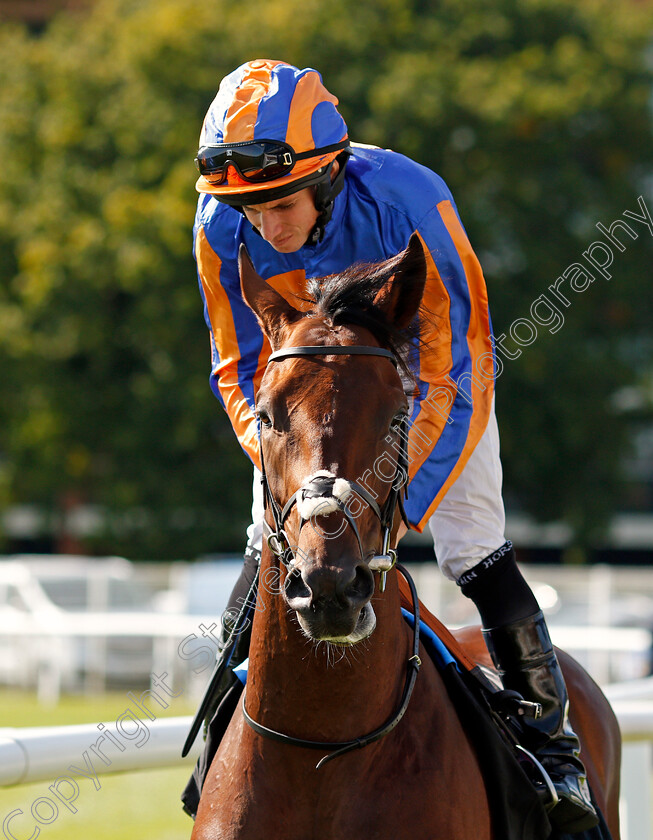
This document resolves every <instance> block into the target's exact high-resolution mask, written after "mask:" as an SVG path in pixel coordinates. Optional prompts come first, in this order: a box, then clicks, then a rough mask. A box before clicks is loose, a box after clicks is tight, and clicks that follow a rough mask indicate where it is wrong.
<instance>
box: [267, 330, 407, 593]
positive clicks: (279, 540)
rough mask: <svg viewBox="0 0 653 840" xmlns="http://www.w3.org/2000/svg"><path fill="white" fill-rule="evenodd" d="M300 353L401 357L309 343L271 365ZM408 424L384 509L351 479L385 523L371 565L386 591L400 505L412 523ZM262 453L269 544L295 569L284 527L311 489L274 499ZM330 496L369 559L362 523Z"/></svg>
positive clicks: (280, 354)
mask: <svg viewBox="0 0 653 840" xmlns="http://www.w3.org/2000/svg"><path fill="white" fill-rule="evenodd" d="M297 356H381V357H382V358H385V359H389V360H390V361H391V362H392V364H393V365H394V366H395V367H397V359H396V358H395V355H394V353H392V352H391V351H390V350H385V349H383V348H382V347H366V346H364V345H350V346H342V345H337V346H335V347H328V346H323V345H315V346H314V345H306V346H300V347H285V348H282V349H281V350H275V352H274V353H271V354H270V356H269V357H268V364H270V362H280V361H283V360H284V359H288V358H294V357H297ZM405 426H406V418H405V417H404V418H403V419H402V421H401V424H400V425H399V427H398V433H399V437H400V439H401V448H400V450H399V454H398V457H397V465H396V468H395V474H394V477H393V479H392V483H391V486H390V492H389V494H388V497H387V499H386V500H385V503H384V505H383V507H382V508H381V507H379V505H378V504H377V502H376V499H375V498H374V497H373V496H372V494H371V493H370V492H369V490H367V489H366V488H365V487H363V486H362V485H361V484H359V483H358V482H356V481H348V482H347V484H348V485H349V487H350V488H351V489H352V490H353V491H354V492H355V493H356V495H358V496H360V498H361V499H362V500H363V501H364V502H366V504H367V505H368V506H369V507H370V508H371V509H372V510H373V511H374V513H375V514H376V516H377V518H378V520H379V522H380V523H381V529H382V543H381V554H377V555H375V556H374V557H372V558H371V559H370V561H369V564H368V565H369V568H370V569H372V570H374V571H380V572H381V582H380V586H379V588H380V591H381V592H383V591H384V589H385V577H386V574H387V573H388V572H389V571H390V569H391V568H392V567H393V566H394V564H395V563H396V562H397V553H396V551H395V550H394V549H392V548H390V537H391V531H392V524H393V522H394V517H395V510H396V508H397V506H398V507H399V511H400V513H401V517H402V519H403V521H404V522H405V523H406V525H408V521H407V519H406V513H405V510H404V506H403V501H402V497H401V488H402V487H403V486H405V485H406V482H407V479H408V452H407V449H408V435H407V434H406V429H405ZM260 454H261V482H262V484H263V493H264V498H265V504H266V507H268V506H269V508H270V511H271V513H272V518H273V519H274V526H275V530H274V532H273V533H272V534H270V535H269V536H268V546H269V548H270V551H272V553H273V554H276V555H277V556H278V557H279V558H280V559H281V561H282V562H283V563H284V564H285V565H286V566H288V567H289V568H291V567H292V566H293V565H294V563H295V554H294V552H293V550H292V547H291V545H290V542H289V540H288V535H287V534H286V532H285V530H284V527H283V526H284V524H285V522H286V519H287V518H288V516H289V514H290V512H291V510H292V509H293V507H294V506H295V505H296V504H297V502H298V501H300V502H301V501H302V500H303V498H304V493H305V492H306V491H307V489H308V488H306V487H300V488H299V490H297V491H296V492H295V493H293V495H292V496H291V497H290V498H289V499H288V501H287V502H286V504H285V505H284V506H283V508H282V507H281V505H280V504H279V503H278V502H277V500H276V499H275V498H274V496H273V495H272V492H271V490H270V486H269V483H268V480H267V475H266V472H265V465H264V463H263V447H262V446H261V447H260ZM318 495H319V494H318ZM329 499H330V500H333V501H335V503H336V505H337V507H338V509H339V510H340V511H341V513H342V514H343V516H344V517H345V520H346V521H347V523H348V525H349V526H350V527H351V529H352V531H353V532H354V535H355V537H356V541H357V543H358V548H359V551H360V554H361V558H362V560H363V561H365V552H364V550H363V542H362V540H361V536H360V533H359V530H358V526H357V525H356V520H355V519H354V517H353V516H352V514H351V513H350V511H349V510H348V509H347V505H346V504H345V503H344V502H343V501H342V500H341V499H339V498H335V497H333V496H330V497H329ZM306 521H307V520H306V519H304V518H303V517H300V525H299V529H300V531H301V529H302V527H303V526H304V524H305V523H306Z"/></svg>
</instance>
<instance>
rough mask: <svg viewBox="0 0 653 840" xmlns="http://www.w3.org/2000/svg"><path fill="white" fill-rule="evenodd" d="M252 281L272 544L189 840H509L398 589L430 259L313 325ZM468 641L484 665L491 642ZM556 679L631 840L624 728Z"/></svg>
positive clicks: (366, 286)
mask: <svg viewBox="0 0 653 840" xmlns="http://www.w3.org/2000/svg"><path fill="white" fill-rule="evenodd" d="M240 272H241V284H242V292H243V297H244V299H245V301H246V302H247V304H248V305H249V306H250V308H251V309H252V310H253V311H254V313H255V314H256V316H257V318H258V320H259V322H260V324H261V327H262V329H263V331H264V334H265V335H266V336H267V338H268V339H269V342H270V345H271V348H272V351H273V352H272V355H271V356H270V359H269V362H268V365H267V368H266V370H265V373H264V376H263V378H262V380H261V384H260V389H259V392H258V396H257V408H256V410H257V416H258V420H259V423H260V431H261V458H262V461H263V462H264V464H263V466H264V471H263V475H264V482H265V485H264V486H265V490H266V497H267V505H266V521H267V524H268V526H269V528H270V532H271V538H270V539H269V541H268V543H267V544H266V542H265V540H264V546H263V556H262V561H261V570H260V580H261V585H260V587H259V593H258V601H257V605H256V611H255V614H254V621H253V626H252V636H251V647H250V658H249V668H248V676H247V685H246V688H245V692H244V695H243V702H242V703H240V704H239V706H238V707H237V709H236V711H235V713H234V715H233V717H232V720H231V722H230V724H229V726H228V729H227V731H226V733H225V736H224V738H223V739H222V741H221V743H220V746H219V748H218V751H217V753H216V755H215V758H214V760H213V762H212V764H211V767H210V770H209V772H208V775H207V777H206V780H205V783H204V787H203V791H202V797H201V801H200V805H199V808H198V813H197V818H196V822H195V826H194V830H193V834H192V840H282V839H283V840H354V838H356V840H358V838H366V840H372V838H383V840H390V838H392V840H395V839H396V838H410V840H433V839H434V838H438V840H504V838H502V837H498V836H495V835H494V834H493V826H492V819H491V808H490V802H489V799H488V794H487V792H486V785H485V782H484V777H483V774H482V772H481V768H480V766H479V760H478V758H477V754H476V752H475V750H474V747H473V745H472V743H471V741H470V738H469V737H468V734H467V733H466V731H465V729H464V728H463V726H462V724H461V722H460V721H459V717H458V714H457V712H456V709H455V708H454V705H453V703H452V701H451V699H450V698H449V696H448V694H447V691H446V688H445V686H444V684H443V680H442V677H441V674H440V672H439V671H438V669H437V668H436V667H435V665H434V664H433V663H432V662H431V660H430V658H429V657H428V655H427V654H425V652H424V649H423V647H422V646H420V647H419V651H418V654H419V659H416V658H415V650H414V645H415V637H414V631H413V629H411V627H409V625H408V624H407V623H406V621H405V620H404V618H403V617H402V613H401V610H400V591H399V585H398V580H397V572H396V571H394V570H393V571H388V570H389V569H390V567H391V566H392V565H393V561H394V559H395V555H394V554H393V552H392V548H391V546H394V545H396V541H397V535H398V531H399V527H400V523H401V516H402V509H401V501H400V498H399V496H400V493H399V491H398V488H399V487H400V486H401V484H402V478H405V476H402V470H403V469H405V459H404V457H403V455H402V446H401V445H400V444H401V439H402V435H401V432H402V429H403V424H404V423H405V421H406V416H407V411H408V403H407V397H406V393H405V375H404V381H402V375H401V369H402V365H403V370H404V374H406V372H407V369H406V367H405V360H404V361H402V359H403V357H402V355H401V354H402V353H404V354H405V353H406V345H402V343H401V338H400V337H399V336H400V335H401V334H402V333H405V331H406V330H407V329H408V328H409V325H410V324H411V323H412V322H413V320H414V318H415V316H416V315H417V313H418V311H419V306H420V301H421V297H422V292H423V288H424V282H425V276H426V264H425V258H424V253H423V250H422V245H421V243H420V241H419V239H418V238H417V236H413V237H412V239H411V241H410V243H409V245H408V248H407V249H406V250H405V251H404V252H402V253H401V254H399V255H397V256H396V257H394V258H392V259H390V260H387V261H385V262H383V263H379V264H376V265H374V266H367V267H354V268H352V269H349V270H348V271H347V272H345V273H343V274H342V275H337V276H335V277H332V278H326V279H324V280H323V281H321V282H320V281H312V284H311V286H310V292H311V294H312V296H313V298H314V302H313V304H311V305H312V308H311V309H310V310H309V311H299V310H298V309H297V308H295V307H294V306H293V305H291V304H290V303H289V302H288V301H287V300H286V299H285V298H284V297H283V296H282V295H280V294H279V293H278V292H276V291H275V290H274V289H273V288H272V287H271V286H270V285H268V284H267V283H266V282H265V281H264V280H262V279H261V278H260V277H259V276H258V275H257V274H256V272H255V270H254V268H253V266H252V264H251V262H250V260H249V257H248V255H247V252H246V251H245V250H244V248H241V254H240ZM420 317H421V316H420ZM396 360H398V363H399V368H400V369H399V370H398V369H397V367H396V366H395V364H393V361H396ZM404 434H405V433H404ZM404 455H405V453H404ZM381 463H385V464H387V463H391V464H392V465H393V469H394V471H393V470H389V469H388V468H387V466H386V468H385V469H384V470H381V469H380V465H381ZM375 467H379V468H378V469H376V468H375ZM352 494H353V495H352ZM351 499H356V500H357V504H358V507H357V508H356V509H355V510H354V509H353V507H352V506H350V505H349V503H348V502H344V500H351ZM376 500H378V503H377V501H376ZM343 502H344V503H343ZM377 577H378V582H379V585H378V586H377ZM386 579H387V580H386ZM384 584H385V586H384ZM381 589H383V591H381ZM465 640H466V643H467V645H468V649H469V650H470V651H471V652H472V653H473V655H474V656H475V657H476V658H477V659H478V660H479V661H480V660H483V661H484V662H485V663H486V664H489V657H488V655H487V651H486V649H485V647H484V645H483V642H482V639H481V636H480V632H479V630H478V629H476V630H473V631H467V632H466V634H465ZM420 660H421V667H419V675H418V676H417V678H416V679H414V677H413V675H416V674H417V665H419V664H420ZM561 662H562V668H563V671H564V673H565V676H566V679H567V682H568V688H569V694H570V696H571V704H572V715H571V717H572V722H573V725H574V727H575V729H576V732H577V733H578V735H579V737H580V740H581V743H582V747H583V752H582V756H583V759H584V761H585V764H586V767H587V770H588V775H589V779H590V784H591V786H592V789H593V793H594V796H595V799H596V802H597V804H598V806H599V808H600V809H601V810H602V812H603V814H604V816H605V818H606V821H607V824H608V827H609V829H610V831H611V833H612V838H613V840H619V825H618V796H619V754H620V740H619V730H618V726H617V724H616V720H615V718H614V715H613V713H612V711H611V709H610V707H609V705H608V703H607V700H606V699H605V698H604V696H603V695H602V693H601V692H600V690H599V689H598V687H597V686H596V685H595V683H594V682H593V681H592V680H591V678H590V677H589V676H588V675H587V674H586V673H585V672H584V671H583V670H582V669H581V668H580V666H579V665H578V664H577V663H575V662H574V661H573V660H572V659H571V658H570V657H567V656H564V655H562V656H561ZM413 685H414V690H412V696H411V693H410V689H412V688H413ZM407 694H408V699H409V702H408V704H407V708H405V707H406V695H407ZM403 712H405V714H403V717H402V718H401V720H400V722H398V723H396V719H397V717H398V716H400V714H399V713H403ZM395 723H396V725H393V724H395ZM384 729H386V730H388V732H387V734H385V735H384V737H377V738H376V739H375V740H373V741H372V742H370V743H368V744H367V745H366V746H362V748H360V749H354V748H352V745H353V746H354V747H355V746H361V743H360V742H357V740H356V739H359V738H360V737H361V736H365V735H367V734H368V733H374V732H376V733H377V735H378V733H379V732H382V731H383V730H384ZM316 744H317V745H318V746H319V745H321V747H322V750H323V752H322V754H323V755H324V754H327V755H329V754H330V755H331V757H333V756H334V755H335V753H334V752H333V751H334V750H337V748H338V747H342V746H343V745H345V747H344V749H341V751H340V753H339V754H338V755H337V757H335V758H333V760H328V761H327V762H326V763H322V766H320V768H319V769H316V759H317V758H319V757H320V753H319V752H318V753H316V752H315V749H311V748H308V747H315V746H316ZM347 745H348V746H347Z"/></svg>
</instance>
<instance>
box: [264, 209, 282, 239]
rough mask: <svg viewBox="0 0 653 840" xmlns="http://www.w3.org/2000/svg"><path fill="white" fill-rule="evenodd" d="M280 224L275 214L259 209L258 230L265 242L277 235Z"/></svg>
mask: <svg viewBox="0 0 653 840" xmlns="http://www.w3.org/2000/svg"><path fill="white" fill-rule="evenodd" d="M281 224H282V223H281V220H280V219H279V218H278V215H277V214H275V213H271V212H269V211H265V210H262V211H261V213H260V216H259V223H258V230H259V233H260V234H261V236H262V237H263V239H265V241H266V242H272V241H273V240H274V239H275V238H276V237H277V236H278V235H279V233H280V231H281Z"/></svg>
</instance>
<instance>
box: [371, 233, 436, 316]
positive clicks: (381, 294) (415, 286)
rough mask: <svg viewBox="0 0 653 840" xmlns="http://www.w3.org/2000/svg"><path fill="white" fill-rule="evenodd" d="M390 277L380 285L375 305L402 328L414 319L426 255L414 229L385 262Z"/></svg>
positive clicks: (422, 291)
mask: <svg viewBox="0 0 653 840" xmlns="http://www.w3.org/2000/svg"><path fill="white" fill-rule="evenodd" d="M386 267H387V270H388V274H389V275H390V276H389V279H388V280H387V281H386V283H385V284H384V285H383V286H382V287H381V288H380V289H379V291H378V292H377V294H376V297H375V298H374V305H375V306H377V307H378V308H379V309H382V310H383V312H384V313H385V315H386V317H387V319H388V320H389V321H390V323H392V324H394V325H395V326H396V327H399V329H404V328H405V327H407V326H408V325H409V324H410V322H411V321H412V320H413V318H414V317H415V315H416V314H417V311H418V310H419V305H420V303H421V301H422V295H423V294H424V284H425V283H426V258H425V256H424V247H423V245H422V240H421V239H420V237H419V234H417V233H413V234H412V236H411V237H410V240H409V241H408V247H407V248H406V250H405V251H402V252H401V253H399V254H397V256H396V257H391V258H390V259H389V260H388V261H387V262H386Z"/></svg>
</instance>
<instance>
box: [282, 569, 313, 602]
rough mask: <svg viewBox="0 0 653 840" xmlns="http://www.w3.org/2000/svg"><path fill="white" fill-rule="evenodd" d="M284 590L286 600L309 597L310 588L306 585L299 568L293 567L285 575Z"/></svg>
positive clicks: (308, 598)
mask: <svg viewBox="0 0 653 840" xmlns="http://www.w3.org/2000/svg"><path fill="white" fill-rule="evenodd" d="M284 591H285V594H286V598H287V600H288V602H290V601H298V600H302V601H303V600H305V599H307V600H309V601H310V599H311V595H312V593H311V590H310V589H309V587H308V586H307V585H306V582H305V581H304V578H303V577H302V573H301V572H300V570H299V569H293V570H292V571H291V572H289V574H288V575H287V577H286V582H285V584H284Z"/></svg>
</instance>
